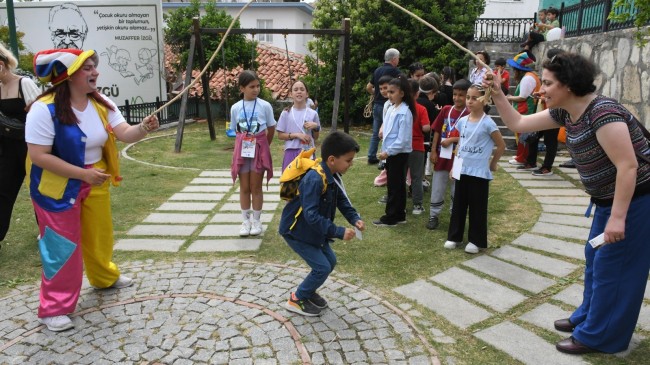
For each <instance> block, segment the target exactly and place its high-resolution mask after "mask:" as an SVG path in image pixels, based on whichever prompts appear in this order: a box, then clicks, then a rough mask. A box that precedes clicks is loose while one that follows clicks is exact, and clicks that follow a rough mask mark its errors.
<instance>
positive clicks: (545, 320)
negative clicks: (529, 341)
mask: <svg viewBox="0 0 650 365" xmlns="http://www.w3.org/2000/svg"><path fill="white" fill-rule="evenodd" d="M571 314H572V312H570V311H566V310H564V309H562V308H560V307H558V306H556V305H553V304H550V303H543V304H542V305H540V306H539V307H537V308H535V309H533V310H532V311H530V312H526V313H524V314H522V315H521V316H520V317H519V319H520V320H522V321H525V322H528V323H531V324H534V325H535V326H537V327H540V328H543V329H545V330H547V331H550V332H555V333H557V334H558V335H560V336H562V337H565V336H566V335H567V333H566V332H562V331H558V330H556V329H555V326H554V325H553V322H555V321H556V320H558V319H563V318H569V317H570V316H571Z"/></svg>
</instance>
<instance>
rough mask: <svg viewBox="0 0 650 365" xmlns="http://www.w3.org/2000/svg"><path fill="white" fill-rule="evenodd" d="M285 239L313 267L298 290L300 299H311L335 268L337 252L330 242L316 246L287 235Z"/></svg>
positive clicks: (297, 293)
mask: <svg viewBox="0 0 650 365" xmlns="http://www.w3.org/2000/svg"><path fill="white" fill-rule="evenodd" d="M284 240H285V241H287V243H288V244H289V247H291V249H292V250H294V251H295V252H296V253H297V254H298V255H299V256H300V257H302V259H303V260H305V262H306V263H307V265H309V267H311V272H310V273H309V274H308V275H307V277H306V278H305V280H303V282H302V283H300V285H299V286H298V290H296V297H298V299H301V300H304V299H309V298H311V297H312V296H313V295H314V293H315V292H316V290H318V288H320V287H321V285H323V283H325V280H327V278H328V277H329V276H330V273H331V272H332V271H333V270H334V266H336V254H334V250H332V247H331V246H330V244H329V243H326V244H325V245H324V246H323V247H316V246H312V245H310V244H308V243H305V242H301V241H298V240H294V239H292V238H290V237H286V236H284Z"/></svg>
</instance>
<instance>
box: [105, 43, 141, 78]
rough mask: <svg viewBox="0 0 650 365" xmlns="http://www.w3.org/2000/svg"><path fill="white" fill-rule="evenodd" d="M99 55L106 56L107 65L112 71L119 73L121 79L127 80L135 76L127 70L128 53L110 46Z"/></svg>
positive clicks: (129, 55)
mask: <svg viewBox="0 0 650 365" xmlns="http://www.w3.org/2000/svg"><path fill="white" fill-rule="evenodd" d="M101 55H102V56H106V58H107V59H108V65H109V66H111V68H112V69H113V70H115V71H117V72H119V73H120V75H122V77H124V78H127V77H132V76H135V75H134V74H133V72H131V71H129V70H127V67H128V66H129V62H130V61H131V54H130V53H129V51H127V50H125V49H121V48H117V46H115V45H112V46H110V47H109V48H106V52H102V53H101Z"/></svg>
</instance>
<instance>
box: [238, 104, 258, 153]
mask: <svg viewBox="0 0 650 365" xmlns="http://www.w3.org/2000/svg"><path fill="white" fill-rule="evenodd" d="M255 107H257V98H255V103H254V104H253V111H252V112H251V117H250V119H249V118H248V115H247V114H246V105H244V103H243V101H242V110H243V111H244V119H246V135H245V136H244V138H243V139H242V145H241V157H245V158H253V157H255V144H256V138H255V135H254V134H252V133H251V127H252V126H253V116H254V115H255Z"/></svg>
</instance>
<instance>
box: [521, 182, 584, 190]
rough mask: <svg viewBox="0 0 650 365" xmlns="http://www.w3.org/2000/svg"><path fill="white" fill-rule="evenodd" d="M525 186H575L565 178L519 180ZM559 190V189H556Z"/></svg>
mask: <svg viewBox="0 0 650 365" xmlns="http://www.w3.org/2000/svg"><path fill="white" fill-rule="evenodd" d="M519 184H521V186H523V187H525V188H575V187H576V186H575V185H573V183H571V182H569V181H566V180H519ZM557 190H561V189H557Z"/></svg>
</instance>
